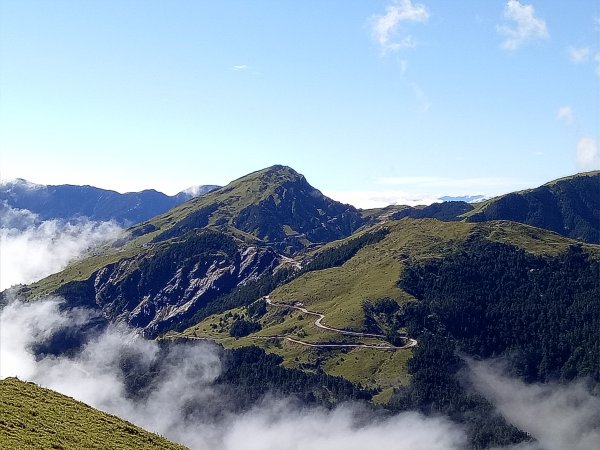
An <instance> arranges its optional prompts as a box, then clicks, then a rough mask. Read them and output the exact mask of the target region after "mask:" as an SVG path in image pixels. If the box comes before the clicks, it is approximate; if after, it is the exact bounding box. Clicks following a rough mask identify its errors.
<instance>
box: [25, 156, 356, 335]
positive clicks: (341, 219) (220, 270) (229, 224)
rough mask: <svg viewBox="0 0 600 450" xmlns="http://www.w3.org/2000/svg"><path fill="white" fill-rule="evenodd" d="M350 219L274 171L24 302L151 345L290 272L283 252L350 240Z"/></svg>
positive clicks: (105, 251)
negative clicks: (101, 320) (95, 312)
mask: <svg viewBox="0 0 600 450" xmlns="http://www.w3.org/2000/svg"><path fill="white" fill-rule="evenodd" d="M363 223H364V221H363V219H361V218H360V215H359V213H358V211H357V210H356V209H354V208H352V207H351V206H348V205H343V204H340V203H337V202H334V201H333V200H331V199H329V198H327V197H325V196H323V195H322V194H321V193H320V192H319V191H317V190H316V189H314V188H312V187H311V186H310V185H309V184H308V182H307V181H306V179H305V178H304V177H303V176H302V175H300V174H298V173H296V172H295V171H293V170H292V169H290V168H288V167H283V166H273V167H270V168H268V169H264V170H262V171H258V172H254V173H252V174H250V175H248V176H246V177H242V178H240V179H239V180H236V181H234V182H232V183H230V184H229V185H227V186H225V187H224V188H221V189H218V190H216V191H214V192H211V193H209V194H206V195H205V196H203V197H199V198H195V199H193V200H191V201H189V202H186V203H185V204H183V205H180V206H178V207H176V208H174V209H173V210H171V211H169V212H168V213H165V214H163V215H160V216H157V217H155V218H153V219H152V220H150V221H148V222H146V223H143V224H140V225H138V226H136V227H133V228H131V229H129V231H128V234H127V236H126V237H125V238H123V239H122V240H120V241H118V242H115V243H114V244H113V245H111V246H106V247H104V248H102V249H99V250H97V252H96V254H95V255H92V256H91V257H89V258H87V259H84V260H82V261H78V262H76V263H73V264H72V265H71V266H69V267H68V268H67V269H65V270H64V271H63V272H60V273H58V274H55V275H52V276H50V277H48V278H46V279H45V280H42V281H40V282H39V283H36V284H34V285H33V286H31V287H28V288H25V289H24V290H23V291H22V293H23V294H25V295H27V296H29V297H35V296H39V295H43V294H59V295H62V296H64V297H65V298H67V300H68V301H69V302H70V303H71V304H82V305H87V306H91V307H96V308H100V309H101V310H102V312H103V314H104V315H105V317H107V318H108V319H110V320H113V321H118V322H125V323H127V324H128V325H130V326H133V327H135V328H140V329H142V330H144V332H145V333H146V334H147V335H149V336H156V335H157V334H159V333H161V332H164V331H166V330H168V329H171V328H173V327H176V326H177V325H178V324H179V323H182V322H185V321H187V320H189V319H191V317H193V316H194V315H195V314H196V313H197V312H198V311H199V310H200V309H202V308H205V307H207V306H208V304H209V303H211V302H213V301H214V300H216V299H218V298H220V297H222V296H224V295H227V294H228V293H230V292H231V291H233V290H234V289H236V288H237V287H238V286H241V285H247V284H248V283H251V282H252V283H255V282H257V280H262V279H264V278H265V277H269V276H271V275H272V274H274V273H275V272H276V271H277V270H279V268H280V266H285V265H286V264H289V262H286V261H287V259H286V258H284V257H282V256H281V252H286V253H287V252H292V251H293V250H294V249H300V248H304V247H305V246H308V245H311V244H312V243H314V242H323V241H325V242H326V241H330V240H333V239H335V238H340V237H345V236H348V235H350V234H351V233H352V232H353V231H354V230H355V229H356V228H357V227H358V226H360V225H362V224H363Z"/></svg>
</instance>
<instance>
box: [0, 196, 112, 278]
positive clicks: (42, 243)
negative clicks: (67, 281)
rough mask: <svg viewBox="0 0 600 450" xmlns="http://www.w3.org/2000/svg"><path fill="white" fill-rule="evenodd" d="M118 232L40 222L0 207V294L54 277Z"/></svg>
mask: <svg viewBox="0 0 600 450" xmlns="http://www.w3.org/2000/svg"><path fill="white" fill-rule="evenodd" d="M121 231H122V229H121V227H119V226H118V225H117V224H116V223H115V222H95V221H90V220H88V219H86V218H80V219H74V220H70V221H63V220H46V221H40V220H39V219H38V217H37V216H36V215H35V214H33V213H32V212H31V211H28V210H25V209H16V208H11V207H10V206H7V205H6V204H1V205H0V290H3V289H6V288H9V287H11V286H14V285H16V284H21V283H32V282H34V281H37V280H39V279H41V278H44V277H46V276H48V275H50V274H53V273H56V272H58V271H60V270H62V269H64V268H65V267H66V266H67V264H68V263H69V262H71V261H72V260H74V259H76V258H78V257H80V256H82V255H83V254H84V253H85V252H87V251H88V250H89V249H90V248H92V247H94V246H96V245H100V244H103V243H105V242H108V241H110V240H111V239H114V238H116V237H117V236H118V235H119V233H121Z"/></svg>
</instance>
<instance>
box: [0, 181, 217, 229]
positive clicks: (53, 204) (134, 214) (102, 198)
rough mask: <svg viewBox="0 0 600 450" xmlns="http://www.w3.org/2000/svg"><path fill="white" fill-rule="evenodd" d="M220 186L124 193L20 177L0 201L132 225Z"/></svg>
mask: <svg viewBox="0 0 600 450" xmlns="http://www.w3.org/2000/svg"><path fill="white" fill-rule="evenodd" d="M217 187H218V186H196V187H194V188H193V189H191V190H188V191H189V192H188V191H183V192H180V193H179V194H177V195H174V196H168V195H165V194H163V193H161V192H157V191H155V190H145V191H141V192H127V193H125V194H120V193H118V192H115V191H110V190H106V189H100V188H96V187H93V186H74V185H58V186H52V185H49V186H46V185H40V184H33V183H30V182H28V181H26V180H21V179H18V180H15V181H11V182H6V183H2V184H1V185H0V203H3V202H5V203H6V205H7V206H9V207H11V208H17V209H26V210H29V211H31V212H33V213H35V214H37V215H38V216H39V219H40V220H49V219H64V220H70V219H73V218H76V217H82V216H84V217H87V218H88V219H90V220H98V221H106V220H115V221H117V222H118V223H120V224H122V225H131V224H135V223H139V222H142V221H144V220H147V219H149V218H151V217H154V216H156V215H157V214H160V213H163V212H165V211H167V210H169V209H171V208H173V207H174V206H177V205H179V204H181V203H183V202H185V201H187V200H189V199H191V198H193V197H194V196H198V195H203V194H205V193H207V192H210V191H211V190H214V189H216V188H217Z"/></svg>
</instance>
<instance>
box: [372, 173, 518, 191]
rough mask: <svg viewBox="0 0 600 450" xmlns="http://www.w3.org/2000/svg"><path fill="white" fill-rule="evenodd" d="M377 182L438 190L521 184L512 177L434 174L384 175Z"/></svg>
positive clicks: (514, 186) (504, 186) (505, 186)
mask: <svg viewBox="0 0 600 450" xmlns="http://www.w3.org/2000/svg"><path fill="white" fill-rule="evenodd" d="M377 183H378V184H383V185H387V186H407V187H416V188H425V189H430V190H431V191H439V189H440V188H441V189H447V190H456V188H459V189H473V188H476V189H477V188H478V189H481V190H488V189H490V188H492V189H497V188H500V189H504V188H509V189H512V188H516V187H517V186H521V185H523V181H521V180H517V179H514V178H500V177H489V178H447V177H434V176H413V177H384V178H380V179H379V180H377Z"/></svg>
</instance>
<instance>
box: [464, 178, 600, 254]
mask: <svg viewBox="0 0 600 450" xmlns="http://www.w3.org/2000/svg"><path fill="white" fill-rule="evenodd" d="M465 217H466V219H467V220H468V221H470V222H483V221H486V220H512V221H515V222H521V223H526V224H528V225H532V226H534V227H539V228H544V229H547V230H550V231H554V232H556V233H559V234H562V235H563V236H567V237H570V238H573V239H578V240H581V241H584V242H591V243H596V244H598V243H600V171H594V172H586V173H581V174H577V175H574V176H571V177H566V178H561V179H558V180H554V181H551V182H549V183H546V184H544V185H543V186H540V187H538V188H535V189H529V190H525V191H519V192H513V193H510V194H507V195H503V196H501V197H496V198H493V199H491V200H488V201H486V202H483V203H482V204H480V205H479V206H478V207H477V208H476V209H474V210H473V211H470V212H468V213H466V214H465Z"/></svg>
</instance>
